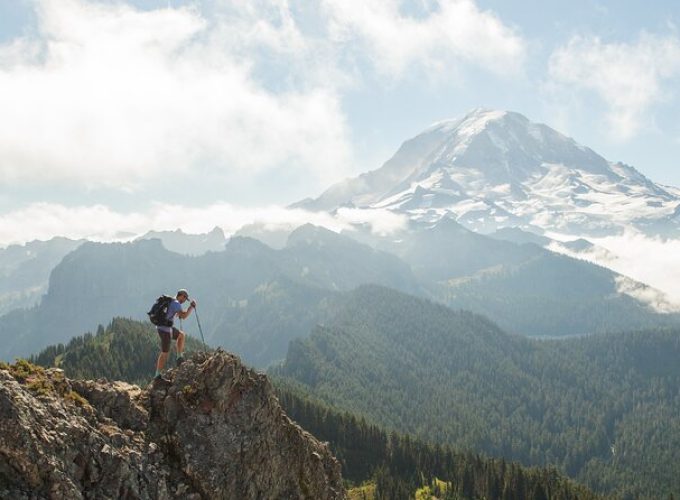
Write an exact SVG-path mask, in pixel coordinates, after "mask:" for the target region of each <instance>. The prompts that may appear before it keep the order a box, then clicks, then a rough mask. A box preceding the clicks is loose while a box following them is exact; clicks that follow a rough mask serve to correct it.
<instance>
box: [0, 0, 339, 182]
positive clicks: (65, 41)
mask: <svg viewBox="0 0 680 500" xmlns="http://www.w3.org/2000/svg"><path fill="white" fill-rule="evenodd" d="M35 5H36V6H37V9H38V19H39V23H38V27H37V36H36V37H35V38H24V39H17V40H13V41H11V42H10V43H7V44H5V45H3V46H0V109H2V120H0V181H2V182H4V183H5V185H7V184H8V183H13V182H14V183H20V182H31V183H33V182H36V181H39V182H44V183H49V182H54V181H62V182H74V181H75V182H79V183H83V184H85V185H88V186H102V185H104V186H111V187H123V188H128V189H130V188H136V187H138V186H140V185H141V184H142V183H143V182H144V181H147V180H148V179H152V178H153V177H154V176H156V175H157V174H159V173H161V172H162V173H168V174H172V173H174V172H181V171H183V170H185V169H194V170H195V169H198V168H212V169H218V170H219V169H224V170H226V171H239V172H242V173H244V174H247V175H255V174H257V173H260V172H262V171H266V170H268V169H273V168H277V167H282V166H285V167H286V168H288V169H290V168H292V169H298V170H301V171H303V172H308V173H309V175H310V176H313V177H316V178H320V179H322V180H324V181H327V180H329V179H333V180H335V179H337V178H338V177H341V176H343V175H346V174H347V166H348V165H349V164H351V147H350V146H349V141H348V128H347V124H346V119H345V116H344V114H343V111H342V109H341V108H342V107H341V100H340V96H339V95H338V92H337V91H336V89H335V87H334V86H333V85H324V84H322V83H321V80H320V79H319V78H315V79H310V81H309V82H306V83H305V84H304V85H290V86H285V85H279V86H277V88H276V89H273V88H272V86H271V85H269V86H268V85H266V84H265V83H264V82H263V81H262V79H261V78H259V77H258V76H257V74H256V73H257V71H256V70H257V68H258V67H257V58H256V57H255V56H252V57H249V56H248V50H250V51H252V52H255V49H254V48H253V47H254V46H255V45H258V46H259V47H260V49H261V50H264V49H265V48H269V49H271V50H274V49H276V50H277V51H278V54H279V55H280V58H279V59H280V60H279V64H281V65H282V66H285V65H286V61H292V62H297V63H299V61H301V60H303V59H304V56H305V54H308V53H309V52H310V51H311V48H310V47H308V46H306V45H305V44H306V42H305V40H304V39H303V37H301V35H300V34H299V32H297V31H296V29H295V25H294V23H293V22H292V21H291V20H288V21H287V22H285V23H283V24H280V23H279V24H278V25H276V24H274V22H273V21H269V20H267V19H263V20H260V21H259V22H257V23H253V22H250V23H249V22H246V20H245V18H244V17H243V16H245V15H246V14H243V15H242V16H241V17H233V16H232V17H230V16H228V15H226V14H225V15H222V16H217V18H216V20H210V21H209V20H207V19H206V18H204V17H203V16H202V15H201V14H200V13H199V12H198V11H197V10H195V9H193V8H188V7H184V8H175V9H171V8H168V9H160V10H151V11H140V10H137V9H135V8H133V7H130V6H128V5H126V4H123V3H113V4H109V3H97V2H85V1H82V0H58V1H57V0H39V1H37V2H36V3H35ZM281 12H282V13H283V14H282V15H284V14H285V9H284V10H283V11H281ZM246 30H248V31H246ZM239 35H243V36H242V37H240V36H239ZM246 45H247V47H246ZM246 49H248V50H246ZM286 51H287V55H286V54H285V52H286ZM299 64H302V63H299ZM309 68H310V73H311V72H316V73H320V72H321V70H320V69H319V67H317V66H314V67H313V68H312V67H311V66H309ZM299 69H300V68H299ZM303 69H304V68H302V69H300V71H303ZM303 79H304V77H303Z"/></svg>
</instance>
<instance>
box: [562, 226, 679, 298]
mask: <svg viewBox="0 0 680 500" xmlns="http://www.w3.org/2000/svg"><path fill="white" fill-rule="evenodd" d="M586 238H587V239H588V240H589V241H590V242H592V243H594V244H595V247H594V248H593V249H591V250H590V251H586V252H573V251H570V250H568V249H566V248H565V247H563V246H561V245H552V246H551V247H550V250H553V251H556V252H560V253H564V254H567V255H570V256H572V257H575V258H580V259H585V260H588V261H590V262H594V263H596V264H599V265H601V266H605V267H608V268H609V269H612V270H613V271H616V272H618V273H620V274H622V275H624V276H627V277H628V278H632V279H634V280H636V281H638V282H640V283H644V284H646V285H649V286H651V287H653V288H655V289H657V290H661V291H662V292H664V293H665V294H666V296H665V297H664V296H662V295H659V294H658V293H656V292H655V291H654V290H653V289H649V288H645V287H640V286H632V285H631V282H630V281H629V280H620V281H619V282H618V283H617V285H618V286H619V288H620V290H622V291H624V292H625V293H629V294H631V295H634V296H637V297H638V298H640V299H643V298H644V299H645V300H644V301H645V302H647V303H650V304H653V305H654V307H656V308H657V309H659V310H664V311H668V310H669V309H670V308H671V307H672V308H673V309H674V310H678V309H680V240H678V239H662V238H654V237H650V236H646V235H644V234H641V233H638V232H634V231H627V232H625V233H624V234H623V235H620V236H608V237H603V238H591V237H586Z"/></svg>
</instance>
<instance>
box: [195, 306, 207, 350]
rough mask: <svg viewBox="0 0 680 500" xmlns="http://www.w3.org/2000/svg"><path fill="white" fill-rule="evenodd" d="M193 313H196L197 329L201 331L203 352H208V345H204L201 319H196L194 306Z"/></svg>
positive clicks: (196, 311)
mask: <svg viewBox="0 0 680 500" xmlns="http://www.w3.org/2000/svg"><path fill="white" fill-rule="evenodd" d="M194 314H195V315H196V323H198V331H199V332H201V340H202V341H203V349H205V352H208V346H207V345H205V338H204V337H203V328H201V320H200V319H198V310H197V309H196V306H194Z"/></svg>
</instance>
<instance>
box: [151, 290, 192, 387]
mask: <svg viewBox="0 0 680 500" xmlns="http://www.w3.org/2000/svg"><path fill="white" fill-rule="evenodd" d="M187 300H189V292H187V291H186V290H185V289H184V288H182V289H181V290H179V291H178V292H177V295H176V296H175V298H174V299H172V300H170V302H169V304H168V312H167V314H166V319H167V322H166V323H168V324H169V326H156V330H157V331H158V336H159V337H160V338H161V353H160V354H159V355H158V361H156V376H155V380H161V379H162V376H161V371H162V370H163V368H164V367H165V363H166V361H167V360H168V354H169V352H170V337H172V338H173V339H174V340H175V341H176V342H177V344H176V349H177V366H179V365H181V364H182V362H184V338H185V335H184V332H183V331H181V330H178V329H177V328H175V327H174V326H173V322H174V319H175V316H178V317H179V318H180V319H186V318H188V317H189V315H190V314H191V311H192V309H196V301H195V300H191V303H190V305H189V308H188V309H187V310H186V311H184V310H182V304H184V303H185V302H186V301H187Z"/></svg>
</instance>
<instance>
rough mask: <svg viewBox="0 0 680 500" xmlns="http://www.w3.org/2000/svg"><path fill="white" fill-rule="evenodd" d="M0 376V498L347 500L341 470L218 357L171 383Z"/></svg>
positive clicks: (174, 373)
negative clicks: (141, 385)
mask: <svg viewBox="0 0 680 500" xmlns="http://www.w3.org/2000/svg"><path fill="white" fill-rule="evenodd" d="M15 375H16V373H14V374H13V372H12V370H11V369H10V370H4V369H0V498H13V499H33V498H50V499H77V498H97V499H100V498H112V499H113V498H115V499H118V498H153V499H165V498H168V499H169V498H182V499H201V498H210V499H213V498H222V499H249V498H253V499H255V498H257V499H287V498H290V499H303V498H304V499H319V500H323V499H329V500H331V499H341V498H345V492H344V489H343V487H342V478H341V475H340V464H339V462H338V461H337V460H336V459H335V458H334V457H333V456H332V455H331V453H330V451H329V449H328V447H327V446H326V445H325V444H322V443H320V442H319V441H317V440H316V439H315V438H314V437H313V436H311V435H310V434H308V433H307V432H305V431H304V430H302V429H301V428H300V427H299V426H297V425H296V424H295V423H294V422H292V421H291V420H290V419H289V418H288V417H287V416H286V414H285V413H284V412H283V410H282V409H281V407H280V406H279V404H278V401H277V399H276V397H275V396H274V394H273V389H272V387H271V385H270V384H269V381H268V380H267V378H266V377H265V376H264V375H262V374H259V373H256V372H255V371H253V370H250V369H248V368H246V367H244V366H243V365H242V364H241V362H240V360H239V359H238V358H237V357H235V356H233V355H231V354H228V353H226V352H224V351H217V352H216V353H212V354H204V353H199V354H196V355H195V356H194V357H193V358H192V359H190V360H187V361H186V362H185V363H184V364H182V366H181V367H180V368H177V369H175V370H171V371H170V373H169V381H168V382H167V383H164V382H160V383H159V382H156V383H153V384H150V385H149V387H148V388H147V389H140V388H139V387H137V386H134V385H129V384H126V383H124V382H109V381H106V380H103V379H101V380H97V381H79V380H69V379H67V378H65V377H64V376H63V373H61V371H60V370H42V369H39V370H38V372H37V373H35V374H29V375H27V376H25V374H22V376H18V375H17V376H15Z"/></svg>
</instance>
